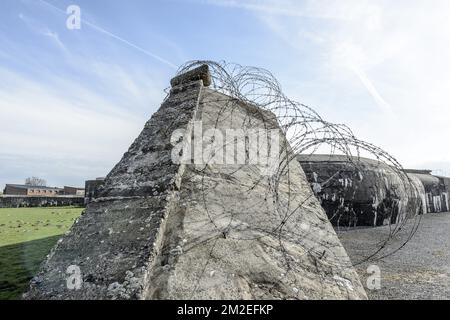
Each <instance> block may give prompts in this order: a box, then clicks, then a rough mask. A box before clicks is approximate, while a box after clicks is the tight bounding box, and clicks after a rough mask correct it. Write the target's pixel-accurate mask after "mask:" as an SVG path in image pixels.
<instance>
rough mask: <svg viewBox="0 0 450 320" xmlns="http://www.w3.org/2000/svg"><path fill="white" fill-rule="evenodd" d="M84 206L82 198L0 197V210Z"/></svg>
mask: <svg viewBox="0 0 450 320" xmlns="http://www.w3.org/2000/svg"><path fill="white" fill-rule="evenodd" d="M61 206H84V197H30V196H17V197H16V196H3V197H0V208H19V207H61Z"/></svg>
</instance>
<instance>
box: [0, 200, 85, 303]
mask: <svg viewBox="0 0 450 320" xmlns="http://www.w3.org/2000/svg"><path fill="white" fill-rule="evenodd" d="M82 211H83V208H74V207H49V208H14V209H0V300H3V299H17V298H20V295H21V293H22V292H23V291H24V290H25V288H26V286H27V285H28V282H29V280H30V279H31V278H32V276H33V275H34V274H35V272H36V271H37V270H38V268H39V265H40V263H41V262H42V261H43V260H44V259H45V256H46V255H47V254H48V253H49V251H50V249H51V248H52V247H53V246H54V245H55V243H56V241H58V239H59V238H60V236H61V235H62V234H64V233H65V232H66V231H67V230H68V229H69V228H70V227H71V226H72V224H73V222H74V221H75V219H76V218H77V217H79V216H80V214H81V212H82Z"/></svg>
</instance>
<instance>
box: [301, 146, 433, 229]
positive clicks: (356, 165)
mask: <svg viewBox="0 0 450 320" xmlns="http://www.w3.org/2000/svg"><path fill="white" fill-rule="evenodd" d="M298 159H299V161H300V163H301V165H302V168H303V170H304V171H305V173H306V176H307V178H308V181H309V182H310V183H311V187H312V189H313V190H314V192H315V194H316V195H317V197H318V199H319V200H320V202H321V204H322V206H323V208H324V209H325V212H326V213H327V215H328V218H329V219H330V221H331V222H332V224H333V225H336V226H343V227H349V226H380V225H387V224H391V223H397V222H398V221H401V220H403V219H404V218H405V217H407V216H414V215H415V214H421V213H422V212H424V211H423V206H422V203H423V201H424V200H425V192H424V188H423V186H422V184H421V183H420V181H419V180H418V179H417V178H416V177H415V176H413V175H410V176H409V180H408V177H407V176H406V174H404V173H402V172H397V171H395V170H394V169H393V168H391V167H390V166H388V165H386V164H384V163H382V162H379V161H375V160H371V159H366V158H351V161H350V159H349V158H348V157H347V156H341V155H299V156H298Z"/></svg>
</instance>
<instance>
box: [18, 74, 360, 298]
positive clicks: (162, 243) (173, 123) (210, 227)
mask: <svg viewBox="0 0 450 320" xmlns="http://www.w3.org/2000/svg"><path fill="white" fill-rule="evenodd" d="M210 79H211V75H210V73H209V70H208V66H202V67H201V68H198V69H195V70H190V71H189V72H188V73H184V74H182V75H180V76H177V77H176V78H175V79H173V80H172V82H171V83H172V85H173V86H172V88H171V90H170V94H169V96H168V97H167V98H166V99H165V101H164V102H163V104H162V105H161V107H160V109H159V110H158V111H157V112H156V113H155V114H153V116H152V117H151V119H150V120H149V121H148V122H147V123H146V125H145V127H144V129H143V131H142V132H141V134H140V135H139V137H138V138H137V139H136V140H135V141H134V142H133V144H132V145H131V146H130V148H129V150H128V151H127V152H126V153H125V154H124V156H123V158H122V159H121V160H120V162H119V163H118V164H117V165H116V166H115V167H114V168H113V169H112V171H111V172H110V173H109V174H108V176H107V177H106V179H105V180H104V183H103V186H102V188H100V189H99V194H98V195H97V196H96V197H95V199H92V201H91V202H90V203H89V204H88V205H87V208H86V210H85V212H84V214H83V215H82V216H81V217H80V219H79V220H78V221H77V222H76V223H75V224H74V226H73V227H72V228H71V230H70V231H69V232H68V234H67V235H65V236H64V237H63V238H62V239H61V240H60V241H59V242H58V244H57V245H56V247H55V248H53V249H52V251H51V253H50V254H49V256H48V259H47V260H46V261H45V262H44V263H43V265H42V267H41V269H40V271H39V273H38V274H37V275H36V276H35V277H34V278H33V280H32V281H31V284H30V289H29V291H28V292H27V293H26V294H25V295H24V298H26V299H260V298H269V299H290V298H293V299H365V298H366V294H365V291H364V289H363V287H362V285H361V283H360V280H359V278H358V275H357V274H356V272H355V270H354V268H353V267H352V264H351V262H350V260H349V258H348V256H347V253H346V252H345V250H344V248H343V247H342V245H341V243H340V241H339V240H338V238H337V236H336V233H335V231H334V229H333V227H332V226H331V224H330V222H329V221H328V219H327V217H326V214H325V212H324V211H323V209H322V208H321V206H320V204H319V202H318V200H317V199H316V198H315V197H314V195H313V193H312V191H311V189H310V187H309V184H308V181H307V180H306V177H305V174H304V172H303V170H302V168H301V166H300V164H299V163H298V161H297V160H296V159H295V158H291V157H283V159H284V160H282V161H280V162H281V163H280V168H282V169H281V170H278V171H277V176H276V179H273V178H271V177H270V176H264V175H261V172H262V171H263V169H264V168H262V167H261V166H259V165H258V164H247V163H246V164H239V165H237V164H236V165H227V166H223V165H220V164H211V163H206V164H201V165H197V164H194V163H192V164H185V163H182V164H176V163H174V162H173V161H172V157H171V156H172V151H173V144H172V143H171V138H172V133H173V132H174V131H175V130H177V129H180V128H181V129H183V130H184V135H183V137H182V139H183V140H184V141H190V140H191V139H192V137H193V136H194V132H193V121H195V120H199V121H201V122H202V124H203V127H204V128H215V129H221V130H226V129H233V128H235V129H239V128H240V129H253V128H265V129H267V128H269V129H273V130H279V125H278V123H277V119H276V118H275V117H274V115H273V114H271V113H270V112H268V111H264V110H261V109H259V108H257V107H255V106H252V105H251V104H249V103H248V102H245V103H244V102H243V101H239V100H238V99H236V98H235V97H230V96H227V95H224V94H223V93H219V92H217V91H216V90H214V89H212V88H208V87H207V85H209V82H210ZM202 143H208V141H206V142H205V141H203V142H202ZM279 143H280V145H281V146H282V148H281V150H284V152H290V151H291V150H290V146H289V145H288V143H287V141H286V139H285V138H283V139H281V141H280V142H279ZM73 270H76V271H77V272H78V273H77V275H78V276H79V277H80V279H81V281H80V282H79V286H78V287H77V288H73V287H71V286H68V281H69V280H70V279H71V277H72V276H74V274H72V273H71V272H72V271H73ZM68 279H69V280H68Z"/></svg>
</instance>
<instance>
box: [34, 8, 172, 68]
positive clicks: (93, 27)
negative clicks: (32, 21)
mask: <svg viewBox="0 0 450 320" xmlns="http://www.w3.org/2000/svg"><path fill="white" fill-rule="evenodd" d="M38 1H39V2H41V3H42V4H44V5H46V6H48V7H51V8H53V9H55V10H57V11H59V12H61V13H63V14H65V15H66V14H67V13H66V11H64V10H62V9H60V8H58V7H56V6H54V5H53V4H51V3H49V2H47V1H45V0H38ZM81 23H83V24H85V25H87V26H89V27H91V28H92V29H94V30H97V31H98V32H100V33H103V34H106V35H107V36H110V37H111V38H114V39H116V40H118V41H120V42H122V43H124V44H126V45H128V46H129V47H132V48H133V49H136V50H138V51H140V52H142V53H143V54H145V55H147V56H149V57H151V58H153V59H155V60H158V61H159V62H162V63H164V64H165V65H167V66H169V67H171V68H172V69H178V67H177V66H176V65H175V64H173V63H172V62H170V61H168V60H166V59H164V58H162V57H160V56H158V55H156V54H154V53H151V52H150V51H147V50H145V49H143V48H141V47H139V46H138V45H135V44H134V43H131V42H130V41H128V40H125V39H124V38H122V37H119V36H118V35H115V34H114V33H111V32H109V31H108V30H105V29H103V28H102V27H99V26H97V25H96V24H94V23H92V22H89V21H87V20H86V19H82V21H81Z"/></svg>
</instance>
